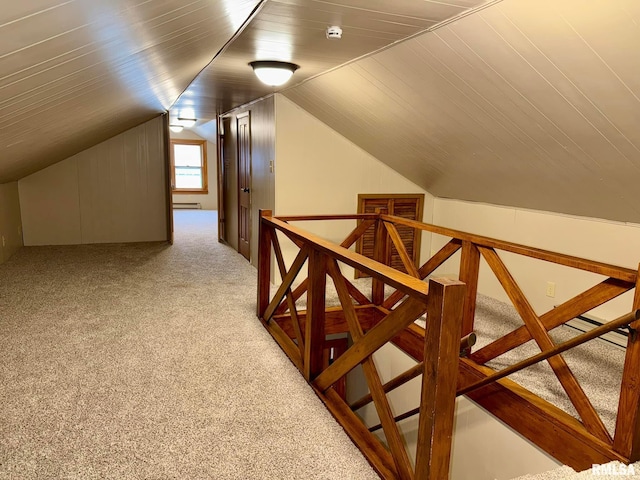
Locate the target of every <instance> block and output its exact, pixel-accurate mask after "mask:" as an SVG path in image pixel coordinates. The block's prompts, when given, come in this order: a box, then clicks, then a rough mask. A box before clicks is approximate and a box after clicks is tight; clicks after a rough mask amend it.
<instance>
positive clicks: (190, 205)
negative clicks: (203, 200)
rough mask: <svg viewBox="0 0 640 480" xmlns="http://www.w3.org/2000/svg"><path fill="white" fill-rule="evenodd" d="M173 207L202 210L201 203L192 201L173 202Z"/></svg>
mask: <svg viewBox="0 0 640 480" xmlns="http://www.w3.org/2000/svg"><path fill="white" fill-rule="evenodd" d="M173 208H174V210H175V209H184V210H189V209H191V210H202V205H201V204H199V203H196V202H193V203H174V204H173Z"/></svg>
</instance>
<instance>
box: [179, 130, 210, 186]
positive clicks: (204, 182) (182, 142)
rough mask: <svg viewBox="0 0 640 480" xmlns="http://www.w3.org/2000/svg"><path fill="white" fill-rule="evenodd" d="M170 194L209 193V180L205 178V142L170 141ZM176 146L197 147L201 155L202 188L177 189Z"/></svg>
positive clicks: (188, 140)
mask: <svg viewBox="0 0 640 480" xmlns="http://www.w3.org/2000/svg"><path fill="white" fill-rule="evenodd" d="M170 143H171V148H170V154H171V192H172V193H177V194H189V195H191V194H196V195H198V194H208V193H209V179H208V176H207V141H206V140H192V139H181V138H172V139H171V142H170ZM176 145H199V146H200V151H201V153H202V155H201V159H202V164H201V169H202V188H177V187H176V164H175V146H176Z"/></svg>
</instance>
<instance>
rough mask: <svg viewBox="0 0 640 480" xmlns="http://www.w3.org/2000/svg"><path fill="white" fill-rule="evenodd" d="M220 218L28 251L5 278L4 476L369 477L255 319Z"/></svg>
mask: <svg viewBox="0 0 640 480" xmlns="http://www.w3.org/2000/svg"><path fill="white" fill-rule="evenodd" d="M215 224H216V218H215V214H214V213H213V212H207V211H177V212H176V242H175V245H174V246H171V247H170V246H167V245H160V244H137V245H85V246H62V247H28V248H23V249H22V250H21V251H20V252H19V253H18V254H16V255H15V256H14V257H13V258H12V259H11V260H9V262H7V263H6V264H4V265H2V266H0V478H1V479H32V478H34V479H35V478H37V479H49V478H51V479H93V478H101V479H102V478H109V479H138V478H139V479H341V480H342V479H372V478H377V476H376V475H375V473H374V472H373V471H372V470H371V468H370V467H369V465H368V463H367V462H366V461H365V460H364V458H363V457H362V455H361V454H360V453H359V451H358V450H357V449H356V448H355V447H354V446H353V444H352V443H351V442H350V441H349V439H348V438H347V437H346V435H345V434H344V432H343V431H342V429H341V427H340V426H339V425H338V424H337V423H336V422H335V421H334V420H333V418H332V417H331V416H330V415H329V413H328V412H327V411H326V409H325V408H324V407H323V405H322V404H321V403H320V401H319V400H318V399H317V397H316V396H315V395H314V394H313V392H312V391H311V389H310V388H309V387H308V385H307V384H306V383H305V382H304V381H303V379H302V377H301V376H300V375H299V374H298V372H297V370H296V369H295V368H294V367H293V366H292V365H291V363H290V362H289V360H288V359H287V358H286V357H285V355H284V354H283V353H282V352H281V351H280V350H279V348H278V347H277V345H276V344H275V342H273V340H272V339H271V337H270V336H269V335H268V333H267V332H266V331H265V330H264V328H263V327H262V326H261V325H260V323H259V322H258V320H257V319H256V317H255V296H256V270H255V269H254V268H253V267H251V266H250V265H249V264H248V263H247V262H246V261H245V260H244V259H243V258H242V257H241V256H240V255H238V254H237V253H236V252H234V251H233V250H232V249H230V248H228V247H225V246H223V245H221V244H218V243H217V235H216V230H215V228H216V227H215Z"/></svg>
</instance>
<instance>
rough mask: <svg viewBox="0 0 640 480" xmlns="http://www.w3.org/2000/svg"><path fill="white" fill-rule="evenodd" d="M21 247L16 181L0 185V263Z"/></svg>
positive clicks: (18, 198) (20, 222)
mask: <svg viewBox="0 0 640 480" xmlns="http://www.w3.org/2000/svg"><path fill="white" fill-rule="evenodd" d="M20 247H22V219H21V217H20V197H19V194H18V182H13V183H5V184H2V185H0V264H1V263H4V262H5V261H7V260H8V259H9V257H10V256H11V255H13V254H14V253H15V252H17V251H18V250H19V249H20Z"/></svg>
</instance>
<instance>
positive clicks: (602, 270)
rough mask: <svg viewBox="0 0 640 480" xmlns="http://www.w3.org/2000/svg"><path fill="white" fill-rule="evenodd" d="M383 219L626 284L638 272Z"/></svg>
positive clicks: (423, 224)
mask: <svg viewBox="0 0 640 480" xmlns="http://www.w3.org/2000/svg"><path fill="white" fill-rule="evenodd" d="M380 217H381V218H382V219H383V220H385V221H388V222H392V223H395V224H398V225H404V226H407V227H412V228H417V229H419V230H424V231H427V232H431V233H437V234H439V235H444V236H446V237H451V238H457V239H459V240H463V241H469V242H472V243H474V244H476V245H480V246H483V247H488V248H496V249H498V250H504V251H505V252H511V253H516V254H518V255H523V256H525V257H531V258H536V259H538V260H544V261H546V262H551V263H556V264H558V265H564V266H567V267H573V268H577V269H579V270H584V271H587V272H592V273H597V274H600V275H604V276H607V277H612V278H617V279H619V280H624V281H626V282H635V281H636V276H637V274H638V272H637V271H636V270H632V269H630V268H624V267H619V266H616V265H610V264H607V263H602V262H596V261H594V260H586V259H584V258H580V257H574V256H572V255H566V254H563V253H556V252H551V251H549V250H543V249H540V248H534V247H528V246H526V245H521V244H518V243H512V242H507V241H504V240H496V239H494V238H490V237H484V236H482V235H475V234H472V233H467V232H462V231H460V230H454V229H451V228H446V227H439V226H437V225H432V224H429V223H422V222H417V221H415V220H409V219H406V218H402V217H394V216H391V215H381V216H380Z"/></svg>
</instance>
